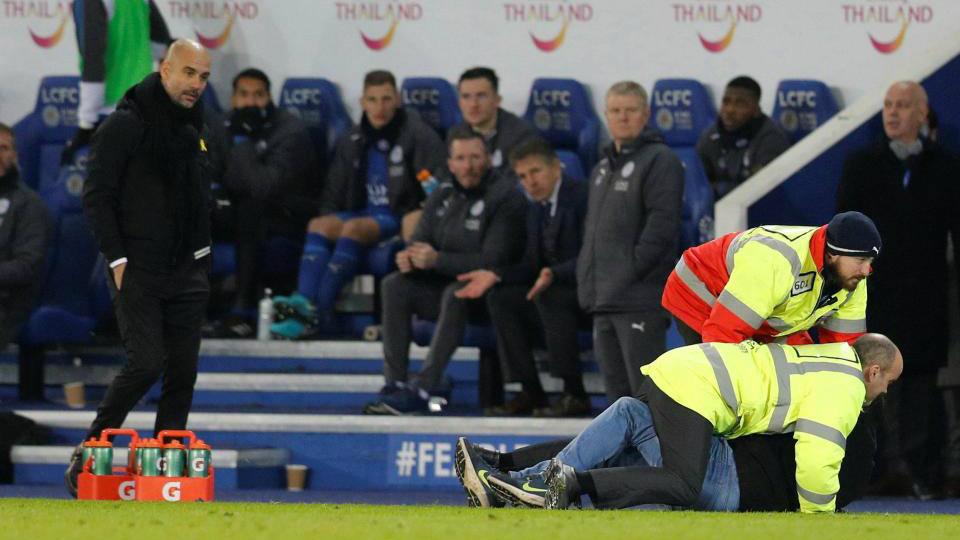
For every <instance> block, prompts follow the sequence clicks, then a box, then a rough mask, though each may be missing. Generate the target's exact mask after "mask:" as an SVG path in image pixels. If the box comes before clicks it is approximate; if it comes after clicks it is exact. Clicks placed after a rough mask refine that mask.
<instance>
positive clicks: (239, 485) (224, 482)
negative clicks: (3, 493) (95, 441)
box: [10, 442, 290, 489]
mask: <svg viewBox="0 0 960 540" xmlns="http://www.w3.org/2000/svg"><path fill="white" fill-rule="evenodd" d="M120 444H121V445H123V444H125V443H124V442H121V443H120ZM73 449H74V447H73V446H26V445H15V446H13V448H12V449H11V451H10V460H11V461H12V462H13V467H14V482H15V483H16V484H17V485H44V484H57V483H62V482H63V472H64V468H65V467H66V464H67V463H68V462H69V460H70V455H71V454H72V453H73ZM127 454H128V449H127V447H126V446H118V447H117V448H114V449H113V465H114V467H122V466H124V465H126V463H127ZM211 460H212V462H213V466H214V468H215V469H216V471H217V478H216V482H217V488H219V489H279V488H283V487H284V486H285V482H286V479H285V477H284V474H285V473H284V466H285V465H286V464H287V463H289V462H290V452H289V451H288V450H287V449H285V448H243V449H229V448H214V449H213V451H212V453H211Z"/></svg>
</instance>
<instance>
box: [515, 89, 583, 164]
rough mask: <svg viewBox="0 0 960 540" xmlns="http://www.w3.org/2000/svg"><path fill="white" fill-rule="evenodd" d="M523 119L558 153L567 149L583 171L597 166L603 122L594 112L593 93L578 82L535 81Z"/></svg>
mask: <svg viewBox="0 0 960 540" xmlns="http://www.w3.org/2000/svg"><path fill="white" fill-rule="evenodd" d="M523 117H524V118H525V119H526V120H527V121H528V122H530V123H531V124H533V125H534V127H536V128H537V131H539V132H540V134H541V135H542V136H543V137H544V138H545V139H546V140H548V141H549V142H550V144H552V145H553V147H554V148H555V149H556V150H558V151H560V150H567V151H570V152H571V153H572V154H573V155H574V156H576V158H577V159H578V160H579V161H580V170H582V171H589V170H590V169H592V168H593V166H594V165H595V164H596V163H597V154H598V152H599V146H600V119H599V118H598V117H597V113H596V112H595V111H594V109H593V101H592V100H591V99H590V93H589V92H588V91H587V88H586V87H585V86H584V85H583V84H581V83H580V82H579V81H576V80H574V79H547V78H542V79H536V80H534V81H533V87H532V88H531V89H530V99H529V100H528V101H527V110H526V112H525V113H524V115H523ZM568 159H570V160H572V159H571V158H568Z"/></svg>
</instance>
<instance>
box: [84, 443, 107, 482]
mask: <svg viewBox="0 0 960 540" xmlns="http://www.w3.org/2000/svg"><path fill="white" fill-rule="evenodd" d="M82 456H83V463H84V464H86V463H87V460H88V459H92V460H93V462H92V463H91V464H90V472H91V473H92V474H95V475H97V476H109V475H110V474H111V473H112V472H113V444H111V443H110V441H100V440H97V439H94V438H91V439H90V440H89V441H87V442H85V443H83V453H82Z"/></svg>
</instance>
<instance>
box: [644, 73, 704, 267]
mask: <svg viewBox="0 0 960 540" xmlns="http://www.w3.org/2000/svg"><path fill="white" fill-rule="evenodd" d="M650 116H651V118H652V119H653V122H654V124H655V125H656V127H657V129H658V130H660V132H661V133H662V134H663V138H664V141H665V142H666V143H667V144H668V145H669V146H670V147H671V148H672V149H673V151H674V153H675V154H676V155H677V157H679V158H680V161H681V162H683V167H684V189H683V208H682V210H681V212H682V214H681V220H680V249H681V250H684V249H686V248H688V247H691V246H698V245H700V244H702V243H704V242H706V241H708V240H711V239H713V202H714V201H713V188H712V187H711V186H710V181H709V180H708V179H707V176H706V173H705V172H704V170H703V164H702V163H701V162H700V157H699V156H698V155H697V151H696V144H697V140H699V138H700V134H701V133H702V132H703V130H705V129H707V128H708V127H710V126H711V125H712V124H713V123H714V122H716V119H717V111H716V109H715V108H714V106H713V100H712V99H711V98H710V94H709V93H708V92H707V89H706V88H705V87H704V86H703V85H702V84H701V83H700V81H696V80H693V79H660V80H659V81H657V82H656V83H655V84H654V85H653V96H652V99H651V108H650Z"/></svg>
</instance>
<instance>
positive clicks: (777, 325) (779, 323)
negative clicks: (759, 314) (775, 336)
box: [767, 317, 791, 332]
mask: <svg viewBox="0 0 960 540" xmlns="http://www.w3.org/2000/svg"><path fill="white" fill-rule="evenodd" d="M767 324H769V325H770V326H771V327H773V329H774V330H777V331H778V332H786V331H787V330H789V329H790V328H791V326H790V324H789V323H788V322H787V321H785V320H783V319H778V318H776V317H770V318H769V319H767Z"/></svg>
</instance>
